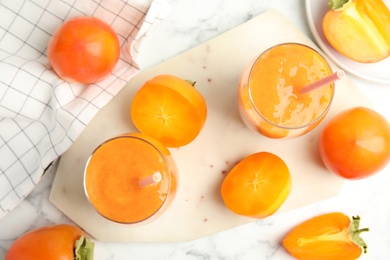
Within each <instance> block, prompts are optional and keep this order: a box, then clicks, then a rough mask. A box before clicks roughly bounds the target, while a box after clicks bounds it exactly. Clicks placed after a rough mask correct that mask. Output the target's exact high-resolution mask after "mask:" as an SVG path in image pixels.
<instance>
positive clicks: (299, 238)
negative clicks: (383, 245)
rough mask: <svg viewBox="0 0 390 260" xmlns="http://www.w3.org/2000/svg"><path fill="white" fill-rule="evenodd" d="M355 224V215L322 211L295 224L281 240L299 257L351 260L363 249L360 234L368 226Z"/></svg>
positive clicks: (306, 259)
mask: <svg viewBox="0 0 390 260" xmlns="http://www.w3.org/2000/svg"><path fill="white" fill-rule="evenodd" d="M359 226H360V217H359V216H356V217H352V219H351V218H349V217H348V216H346V215H345V214H344V213H342V212H331V213H326V214H322V215H319V216H316V217H313V218H311V219H308V220H306V221H304V222H302V223H301V224H299V225H297V226H296V227H294V228H293V229H292V230H291V231H290V232H289V233H288V234H287V235H286V236H285V238H284V239H283V241H282V242H283V246H284V248H285V249H286V250H287V252H289V253H290V255H292V256H293V257H294V258H296V259H300V260H314V259H321V260H336V259H339V260H341V259H343V260H355V259H358V258H359V257H360V255H361V254H362V253H363V252H364V253H366V250H367V244H366V243H365V242H364V240H363V239H362V238H361V236H360V234H361V233H362V232H367V231H369V229H368V228H362V229H361V228H360V227H359Z"/></svg>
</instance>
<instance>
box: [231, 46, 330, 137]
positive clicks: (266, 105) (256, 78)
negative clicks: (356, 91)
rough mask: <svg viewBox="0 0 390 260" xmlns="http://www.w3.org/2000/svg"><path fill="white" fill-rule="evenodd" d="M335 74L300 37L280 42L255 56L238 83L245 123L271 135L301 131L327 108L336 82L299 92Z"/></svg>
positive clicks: (300, 133) (319, 117) (296, 134)
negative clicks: (294, 40)
mask: <svg viewBox="0 0 390 260" xmlns="http://www.w3.org/2000/svg"><path fill="white" fill-rule="evenodd" d="M330 74H332V70H331V67H330V65H329V64H328V62H327V61H326V60H325V59H324V57H323V56H322V55H321V54H319V53H318V52H317V51H316V50H314V49H312V48H310V47H308V46H306V45H303V44H299V43H283V44H279V45H275V46H273V47H271V48H269V49H267V50H266V51H264V52H263V53H262V54H260V56H259V57H257V58H256V59H255V61H254V62H251V63H250V64H249V65H248V66H247V67H246V69H245V70H244V72H243V74H242V76H241V79H240V82H239V86H238V108H239V112H240V115H241V118H242V120H243V121H244V123H245V124H246V125H247V126H248V127H249V128H250V129H252V130H254V131H256V132H259V133H261V134H263V135H265V136H267V137H270V138H292V137H297V136H301V135H303V134H305V133H307V132H309V131H311V130H312V129H313V128H314V127H316V126H317V125H318V124H319V123H320V122H321V121H322V119H323V118H324V117H325V115H326V114H327V112H328V110H329V108H330V105H331V102H332V99H333V94H334V83H330V84H328V85H326V86H323V87H321V88H318V89H315V90H312V91H310V92H308V93H305V94H302V93H300V91H301V89H302V88H303V87H305V86H307V85H309V84H310V83H313V82H315V81H318V80H319V79H321V78H324V77H326V76H328V75H330Z"/></svg>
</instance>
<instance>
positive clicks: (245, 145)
mask: <svg viewBox="0 0 390 260" xmlns="http://www.w3.org/2000/svg"><path fill="white" fill-rule="evenodd" d="M281 42H300V43H304V44H307V45H310V46H312V47H314V48H316V49H318V48H317V47H316V46H315V45H314V44H313V43H312V42H311V41H310V40H309V39H308V38H307V37H306V36H305V35H304V34H303V33H301V32H300V31H299V30H298V29H297V28H296V27H295V26H294V25H293V24H292V23H291V22H290V21H289V20H288V19H287V18H286V17H284V16H283V15H282V14H281V13H279V12H278V11H276V10H270V11H267V12H265V13H263V14H261V15H259V16H257V17H255V18H253V19H252V20H250V21H248V22H246V23H244V24H242V25H240V26H238V27H236V28H234V29H233V30H231V31H228V32H226V33H224V34H222V35H220V36H218V37H216V38H214V39H212V40H210V41H209V42H206V43H204V44H201V45H200V46H198V47H196V48H194V49H191V50H189V51H187V52H185V53H182V54H180V55H179V56H177V57H175V58H173V59H171V60H168V61H166V62H164V63H161V64H159V65H157V66H155V67H153V68H151V69H148V70H145V71H143V72H140V73H139V74H138V75H137V76H135V77H134V78H133V79H132V80H131V81H130V82H129V83H128V84H127V85H126V86H125V87H124V88H123V90H122V91H121V92H120V93H119V94H118V95H117V96H116V97H114V98H113V99H112V101H111V102H110V103H109V104H108V105H107V106H106V107H104V108H103V109H102V110H101V111H99V113H98V114H97V115H96V117H95V118H94V119H93V120H92V122H91V123H90V124H89V125H88V126H87V127H86V128H85V130H84V131H83V133H82V134H81V135H80V137H79V138H78V139H77V140H76V142H75V143H74V144H73V145H72V146H71V147H70V149H69V150H68V151H67V152H66V153H65V154H63V155H62V157H61V160H60V163H59V166H58V170H57V173H56V177H55V180H54V183H53V187H52V191H51V194H50V201H51V202H52V203H53V204H54V205H55V206H56V207H58V208H59V209H60V210H61V211H63V212H64V213H65V214H66V215H67V216H69V217H70V218H71V219H72V220H73V221H74V222H75V223H77V224H78V225H79V226H81V227H82V228H84V229H85V230H86V231H87V232H88V233H89V234H90V235H91V236H92V237H94V238H95V239H97V240H100V241H110V242H114V241H122V242H124V241H127V242H130V241H134V242H181V241H190V240H194V239H197V238H201V237H204V236H207V235H210V234H213V233H216V232H219V231H222V230H226V229H229V228H233V227H236V226H239V225H242V224H245V223H249V222H251V221H256V219H252V218H247V217H242V216H238V215H236V214H234V213H232V212H230V211H229V210H228V209H227V208H226V207H225V206H224V204H223V201H222V199H221V196H220V185H221V183H222V181H223V179H224V177H225V176H226V174H227V172H229V170H230V169H231V168H232V167H233V166H234V165H235V164H236V163H237V162H238V161H239V160H241V159H242V158H244V157H246V156H248V155H249V154H251V153H255V152H259V151H268V152H272V153H275V154H277V155H278V156H280V157H281V158H282V159H283V160H285V162H286V163H287V165H288V166H289V168H290V171H291V175H292V182H293V186H292V191H291V194H290V196H289V197H288V199H287V200H286V202H285V203H284V204H283V205H282V207H281V208H280V209H279V211H278V212H277V213H275V214H278V213H280V212H285V211H287V210H291V209H295V208H299V207H302V206H305V205H308V204H311V203H314V202H318V201H321V200H324V199H327V198H330V197H333V196H336V195H337V194H338V192H339V191H340V189H341V187H342V185H343V180H342V179H340V178H338V177H336V176H335V175H333V174H331V173H330V172H328V171H327V170H326V169H325V168H324V166H323V164H322V163H321V161H320V158H319V155H318V152H317V140H318V136H319V132H320V130H321V129H322V127H323V126H324V123H325V122H326V121H327V120H328V119H329V118H330V117H332V116H334V115H335V114H336V113H338V112H340V111H342V110H344V109H346V108H349V107H352V106H358V105H359V106H370V104H369V102H368V100H367V99H366V98H365V97H364V95H363V94H362V93H361V92H360V91H359V90H358V88H356V87H355V86H354V85H353V84H352V83H351V82H350V81H349V80H348V79H347V78H344V79H342V80H341V81H339V82H338V84H337V87H336V88H337V89H336V95H335V98H334V102H333V104H332V108H331V110H330V112H329V114H328V116H327V118H326V119H325V121H324V122H323V123H322V124H320V125H319V126H318V127H317V128H316V129H315V130H314V131H312V132H311V133H309V134H307V135H304V136H302V137H299V138H296V139H291V140H274V139H269V138H266V137H264V136H261V135H259V134H256V133H253V132H251V131H250V130H249V129H248V128H246V127H245V125H244V124H243V122H242V121H241V119H240V117H239V114H238V111H237V107H236V88H237V83H238V80H239V77H240V74H241V72H242V71H243V69H244V67H245V66H246V64H247V63H248V62H249V61H250V60H252V59H253V58H254V57H255V56H256V55H257V54H258V53H260V52H262V51H263V50H265V49H266V48H268V47H270V46H272V45H275V44H278V43H281ZM159 74H174V75H177V76H179V77H182V78H185V79H191V80H193V81H196V88H197V89H198V90H199V91H200V92H201V93H202V94H203V95H204V97H205V99H206V102H207V106H208V117H207V120H206V124H205V126H204V128H203V130H202V132H201V133H200V134H199V136H198V137H197V138H196V139H195V140H194V141H193V142H192V143H190V144H189V145H187V146H184V147H181V148H174V149H170V150H171V152H172V154H173V157H174V159H175V161H176V163H177V166H178V170H179V178H180V179H179V188H178V192H177V196H176V198H175V200H174V202H173V204H172V206H171V207H170V208H169V210H168V211H167V212H166V213H165V214H164V215H163V216H162V217H160V218H159V219H157V220H155V221H153V222H151V223H149V224H147V225H144V226H139V227H132V226H126V225H122V224H116V223H112V222H109V221H107V220H105V219H104V218H102V217H101V216H99V215H98V214H97V213H95V212H94V211H93V209H92V208H91V206H90V205H89V204H88V201H87V199H86V197H85V195H84V191H83V169H84V165H85V163H86V160H87V158H88V156H89V154H90V153H91V152H92V150H93V149H94V148H95V147H96V146H97V145H98V144H99V143H101V142H102V141H104V140H106V139H108V138H110V137H112V136H115V135H118V134H121V133H124V132H133V131H137V130H136V128H135V127H134V126H133V124H132V122H131V119H130V117H129V107H130V104H131V101H132V98H133V96H134V95H135V93H136V91H137V90H138V89H139V88H140V87H141V85H142V84H143V83H144V82H145V81H146V80H148V79H150V78H152V77H153V76H156V75H159Z"/></svg>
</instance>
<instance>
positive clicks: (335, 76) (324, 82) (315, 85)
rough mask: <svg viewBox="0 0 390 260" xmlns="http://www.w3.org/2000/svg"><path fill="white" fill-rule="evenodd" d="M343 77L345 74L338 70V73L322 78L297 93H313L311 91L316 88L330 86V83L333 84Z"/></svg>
mask: <svg viewBox="0 0 390 260" xmlns="http://www.w3.org/2000/svg"><path fill="white" fill-rule="evenodd" d="M344 76H345V72H344V71H342V70H338V71H336V72H334V73H332V74H330V75H329V76H326V77H324V78H322V79H320V80H317V81H315V82H313V83H311V84H309V85H307V86H305V87H303V88H302V89H301V90H300V91H299V93H301V94H306V93H308V92H310V91H313V90H315V89H317V88H320V87H323V86H326V85H329V84H331V83H333V82H335V81H337V80H339V79H342V78H343V77H344Z"/></svg>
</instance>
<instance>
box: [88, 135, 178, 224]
mask: <svg viewBox="0 0 390 260" xmlns="http://www.w3.org/2000/svg"><path fill="white" fill-rule="evenodd" d="M156 172H159V173H160V174H161V181H160V182H158V183H153V184H150V185H147V186H141V185H140V181H141V180H143V179H145V178H147V177H149V176H151V175H153V174H154V173H156ZM176 186H177V172H176V166H175V163H174V161H173V159H172V157H171V155H170V152H169V150H168V149H167V148H165V147H164V146H163V145H162V144H160V143H159V142H158V141H156V140H154V139H151V138H149V137H147V136H144V135H142V134H130V135H124V136H119V137H115V138H112V139H110V140H108V141H106V142H104V143H103V144H102V145H100V146H99V147H98V148H97V149H96V150H95V151H94V152H93V154H92V155H91V157H90V159H89V161H88V163H87V167H86V170H85V176H84V187H85V191H86V194H87V197H88V199H89V201H90V203H91V204H92V206H93V207H94V209H95V210H96V211H97V212H98V213H99V214H100V215H102V216H103V217H105V218H107V219H109V220H112V221H114V222H119V223H140V222H143V221H145V220H151V219H154V218H155V217H157V216H159V215H160V213H162V212H163V210H164V209H166V207H167V206H168V205H169V204H170V202H171V201H172V199H173V197H174V195H175V193H176Z"/></svg>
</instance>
